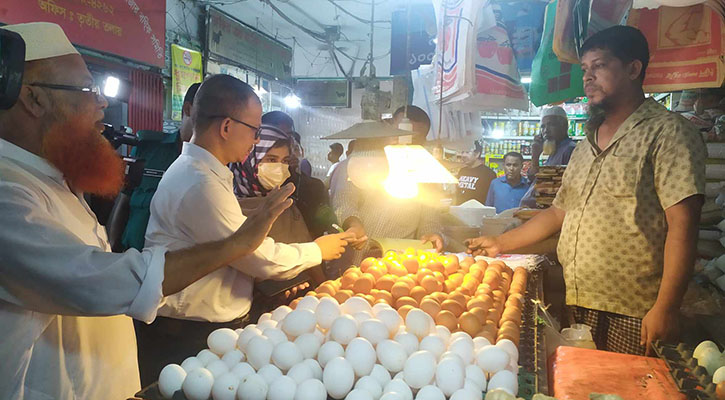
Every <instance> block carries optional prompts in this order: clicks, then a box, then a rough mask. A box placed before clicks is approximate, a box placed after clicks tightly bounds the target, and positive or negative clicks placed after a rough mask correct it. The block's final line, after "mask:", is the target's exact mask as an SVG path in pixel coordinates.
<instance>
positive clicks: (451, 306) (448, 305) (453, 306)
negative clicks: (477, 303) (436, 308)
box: [441, 299, 463, 318]
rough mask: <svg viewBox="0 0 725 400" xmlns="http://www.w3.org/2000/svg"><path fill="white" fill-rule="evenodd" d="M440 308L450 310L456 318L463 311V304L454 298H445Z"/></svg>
mask: <svg viewBox="0 0 725 400" xmlns="http://www.w3.org/2000/svg"><path fill="white" fill-rule="evenodd" d="M441 310H446V311H450V312H451V313H453V315H455V316H456V318H458V317H459V316H460V315H461V314H462V313H463V306H462V305H461V304H460V303H458V302H457V301H455V300H451V299H448V300H445V301H444V302H443V303H441Z"/></svg>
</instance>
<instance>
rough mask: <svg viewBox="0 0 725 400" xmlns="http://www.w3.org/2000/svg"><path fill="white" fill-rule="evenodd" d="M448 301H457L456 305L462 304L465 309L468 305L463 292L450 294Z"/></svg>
mask: <svg viewBox="0 0 725 400" xmlns="http://www.w3.org/2000/svg"><path fill="white" fill-rule="evenodd" d="M448 299H449V300H453V301H455V302H456V303H458V304H460V305H461V306H462V307H464V308H465V306H466V303H467V301H466V296H465V295H464V294H463V293H461V292H453V293H451V294H449V295H448Z"/></svg>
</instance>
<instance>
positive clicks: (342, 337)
mask: <svg viewBox="0 0 725 400" xmlns="http://www.w3.org/2000/svg"><path fill="white" fill-rule="evenodd" d="M351 298H354V297H351ZM363 301H365V300H363ZM366 303H367V302H366ZM356 336H357V321H355V318H353V317H351V316H349V315H341V316H339V317H337V318H336V319H335V322H333V323H332V326H331V327H330V338H331V339H332V340H334V341H336V342H338V343H340V344H341V345H343V346H346V345H347V344H348V343H350V341H351V340H353V339H355V337H356Z"/></svg>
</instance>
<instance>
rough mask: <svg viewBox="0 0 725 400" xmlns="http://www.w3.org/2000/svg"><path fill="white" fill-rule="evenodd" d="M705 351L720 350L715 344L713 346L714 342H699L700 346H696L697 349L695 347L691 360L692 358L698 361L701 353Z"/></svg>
mask: <svg viewBox="0 0 725 400" xmlns="http://www.w3.org/2000/svg"><path fill="white" fill-rule="evenodd" d="M706 349H715V350H718V351H720V349H719V348H718V347H717V344H715V342H713V341H711V340H705V341H704V342H700V344H698V345H697V347H695V351H694V352H693V353H692V358H694V359H696V360H697V359H699V358H700V356H701V355H702V353H703V352H704V351H705V350H706Z"/></svg>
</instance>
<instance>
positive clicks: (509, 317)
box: [501, 308, 521, 324]
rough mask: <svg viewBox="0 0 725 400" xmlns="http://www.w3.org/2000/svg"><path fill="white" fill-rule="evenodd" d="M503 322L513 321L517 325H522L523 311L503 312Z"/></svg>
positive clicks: (512, 309) (506, 310) (511, 310)
mask: <svg viewBox="0 0 725 400" xmlns="http://www.w3.org/2000/svg"><path fill="white" fill-rule="evenodd" d="M501 321H513V322H515V323H516V324H521V310H519V309H516V308H507V309H505V310H503V314H501Z"/></svg>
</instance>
